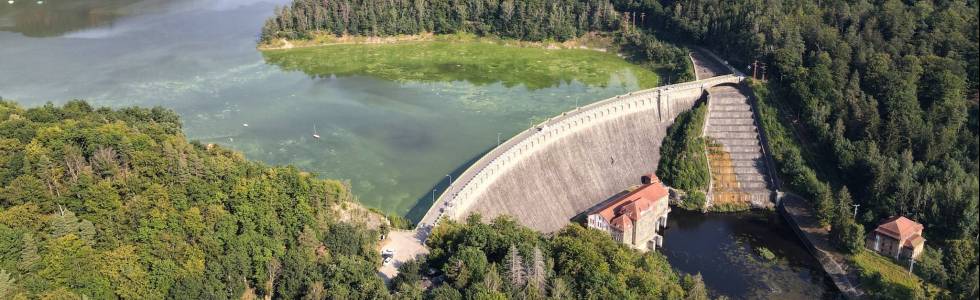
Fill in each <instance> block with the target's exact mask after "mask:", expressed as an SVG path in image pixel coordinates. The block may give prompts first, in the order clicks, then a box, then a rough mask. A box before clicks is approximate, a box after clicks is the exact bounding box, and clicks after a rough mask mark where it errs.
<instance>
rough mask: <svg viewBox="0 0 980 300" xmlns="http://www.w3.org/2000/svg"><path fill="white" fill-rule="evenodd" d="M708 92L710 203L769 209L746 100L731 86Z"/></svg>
mask: <svg viewBox="0 0 980 300" xmlns="http://www.w3.org/2000/svg"><path fill="white" fill-rule="evenodd" d="M709 92H710V96H709V97H708V118H707V121H706V122H707V124H706V129H707V130H705V132H704V134H705V136H707V137H709V138H710V143H711V145H710V146H709V150H708V152H709V155H708V161H709V164H710V169H711V190H710V191H709V193H708V198H709V201H711V202H710V203H711V204H713V205H718V204H730V203H748V204H751V205H752V206H754V207H772V206H773V205H774V202H773V201H772V200H771V199H772V196H773V194H772V185H771V184H770V183H771V178H770V177H771V176H770V175H771V174H770V172H769V171H770V169H769V167H768V165H767V161H766V159H765V158H766V157H765V155H764V154H765V153H764V152H763V148H762V147H761V138H762V136H761V135H760V134H759V132H760V131H759V129H758V127H757V126H756V122H755V118H754V116H753V109H752V105H751V103H750V102H749V101H750V99H749V97H748V96H746V94H745V93H743V92H742V91H741V90H739V88H738V87H737V86H731V85H720V86H716V87H713V88H711V89H709Z"/></svg>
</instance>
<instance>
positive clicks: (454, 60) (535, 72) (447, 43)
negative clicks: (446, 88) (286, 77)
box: [262, 37, 659, 89]
mask: <svg viewBox="0 0 980 300" xmlns="http://www.w3.org/2000/svg"><path fill="white" fill-rule="evenodd" d="M262 54H263V56H264V57H265V59H266V61H267V62H269V63H272V64H275V65H278V66H280V67H282V68H283V69H286V70H298V71H302V72H305V73H307V74H309V75H311V76H331V75H335V76H353V75H366V76H374V77H378V78H382V79H386V80H393V81H423V82H438V81H457V80H465V81H468V82H471V83H474V84H492V83H497V82H501V83H503V84H504V85H506V86H517V85H522V84H523V85H525V86H526V87H527V88H529V89H540V88H546V87H553V86H557V85H559V84H561V83H563V82H569V81H572V80H577V81H579V82H582V83H585V84H588V85H593V86H605V85H607V84H609V83H610V79H611V78H617V77H618V79H619V80H630V79H631V78H636V82H637V84H638V85H639V87H640V88H651V87H655V86H657V85H658V83H659V79H658V77H657V74H656V73H655V72H654V71H653V70H651V69H647V68H644V67H642V66H639V65H634V64H632V63H630V62H627V61H626V60H624V59H622V58H620V57H619V56H617V55H616V54H614V53H609V52H602V51H596V50H588V49H549V48H545V47H540V46H526V45H519V44H517V45H515V44H514V43H508V42H507V41H503V40H497V39H484V38H468V39H460V38H438V37H437V38H435V39H433V40H431V41H404V42H394V43H382V44H356V43H355V44H334V45H323V46H316V47H302V48H292V49H277V50H263V51H262ZM613 82H617V81H613Z"/></svg>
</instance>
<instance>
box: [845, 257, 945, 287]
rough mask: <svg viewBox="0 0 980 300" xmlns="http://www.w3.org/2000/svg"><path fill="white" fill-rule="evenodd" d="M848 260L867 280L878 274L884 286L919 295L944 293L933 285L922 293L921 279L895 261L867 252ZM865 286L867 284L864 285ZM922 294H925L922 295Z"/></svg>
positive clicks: (928, 285)
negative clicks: (899, 288)
mask: <svg viewBox="0 0 980 300" xmlns="http://www.w3.org/2000/svg"><path fill="white" fill-rule="evenodd" d="M850 260H851V262H852V263H853V264H854V266H855V267H858V268H860V269H861V277H865V278H869V277H871V276H872V274H874V273H878V274H880V275H881V280H882V282H883V283H885V285H892V286H898V287H902V288H905V289H908V290H909V291H915V294H919V295H936V294H937V293H941V292H944V291H943V290H942V289H941V288H939V287H937V286H935V285H933V284H927V285H926V289H927V290H928V291H923V290H922V288H923V281H922V279H919V277H918V276H916V275H915V274H909V269H908V266H907V265H905V266H901V265H898V264H897V263H896V261H894V260H892V259H890V258H887V257H884V256H881V255H879V254H877V253H874V252H871V251H869V250H862V251H859V252H858V253H857V254H855V255H852V256H851V257H850ZM865 285H867V284H866V283H865ZM888 290H891V289H888ZM876 292H879V291H876ZM923 292H927V293H924V294H923Z"/></svg>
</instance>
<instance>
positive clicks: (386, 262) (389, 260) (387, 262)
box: [381, 256, 394, 266]
mask: <svg viewBox="0 0 980 300" xmlns="http://www.w3.org/2000/svg"><path fill="white" fill-rule="evenodd" d="M393 260H394V259H392V258H391V256H389V257H386V258H385V260H384V262H382V263H381V264H383V265H386V266H387V265H390V264H391V261H393Z"/></svg>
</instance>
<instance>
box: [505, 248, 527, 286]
mask: <svg viewBox="0 0 980 300" xmlns="http://www.w3.org/2000/svg"><path fill="white" fill-rule="evenodd" d="M504 266H506V268H507V280H508V281H509V282H510V286H511V288H512V289H513V290H515V291H517V290H520V289H521V288H523V287H524V284H525V283H526V280H527V279H526V277H525V270H524V258H522V257H521V254H520V252H518V251H517V246H514V245H510V248H508V249H507V258H506V259H505V260H504Z"/></svg>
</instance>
